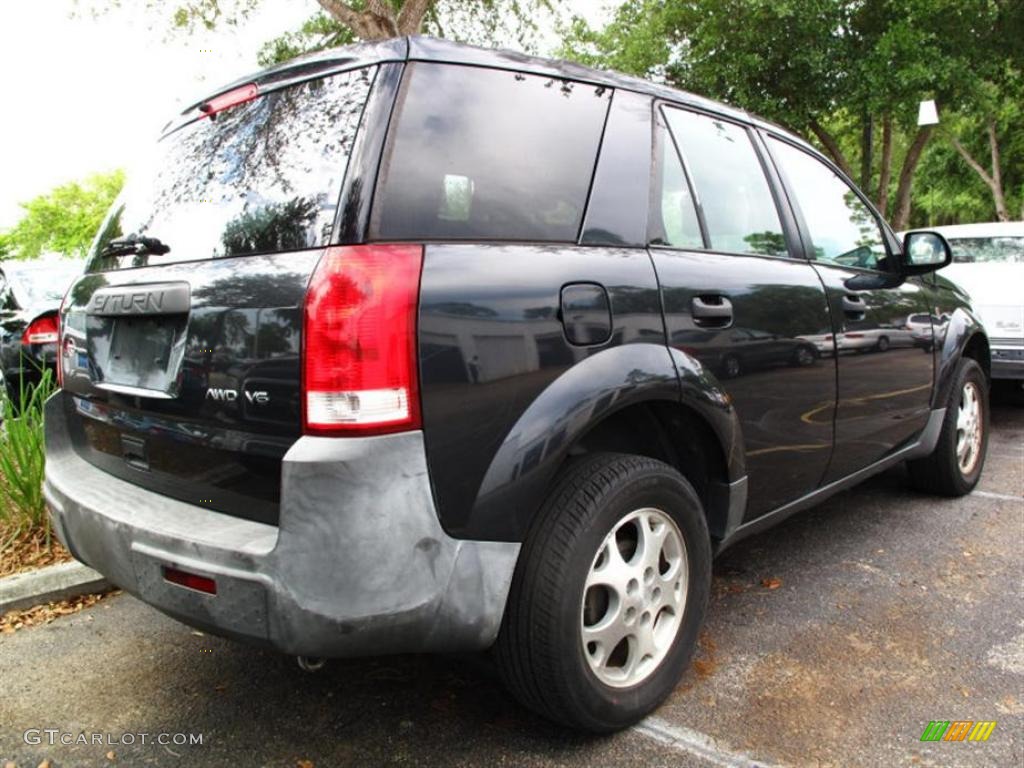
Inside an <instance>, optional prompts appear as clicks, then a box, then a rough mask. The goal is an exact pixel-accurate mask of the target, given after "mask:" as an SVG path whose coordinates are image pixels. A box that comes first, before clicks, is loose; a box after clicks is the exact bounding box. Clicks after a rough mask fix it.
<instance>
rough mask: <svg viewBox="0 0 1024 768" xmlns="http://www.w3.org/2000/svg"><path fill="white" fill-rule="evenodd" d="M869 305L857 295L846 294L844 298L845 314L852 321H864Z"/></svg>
mask: <svg viewBox="0 0 1024 768" xmlns="http://www.w3.org/2000/svg"><path fill="white" fill-rule="evenodd" d="M867 309H868V305H867V304H866V303H865V302H864V299H862V298H861V297H860V296H858V295H856V294H850V293H848V294H845V295H844V296H843V313H844V314H845V315H846V316H847V317H849V318H850V319H851V320H863V319H864V313H865V312H867Z"/></svg>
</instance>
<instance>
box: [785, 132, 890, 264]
mask: <svg viewBox="0 0 1024 768" xmlns="http://www.w3.org/2000/svg"><path fill="white" fill-rule="evenodd" d="M769 141H770V142H771V148H772V154H773V155H774V157H775V158H776V160H778V162H779V165H780V166H781V168H782V172H783V173H784V174H785V175H786V179H787V181H788V182H789V185H790V187H791V188H792V189H793V192H794V194H795V195H796V202H797V204H798V205H799V206H800V210H801V212H802V213H803V217H804V221H805V222H806V224H807V229H808V230H809V231H810V235H811V241H812V248H813V253H814V258H815V260H817V261H824V262H829V263H832V264H838V265H840V266H843V267H860V268H863V269H879V265H880V262H881V261H882V260H883V259H884V258H885V256H886V250H885V241H884V240H883V239H882V230H881V229H880V228H879V226H878V220H877V219H876V218H875V216H874V214H873V213H872V212H871V209H870V208H868V207H867V206H866V205H865V204H864V202H863V201H862V200H861V199H860V196H859V195H858V194H857V193H856V192H855V191H854V189H853V187H851V186H850V185H849V184H847V183H846V182H845V181H843V180H842V179H841V178H839V176H837V175H836V174H835V173H833V171H832V169H831V168H829V167H828V166H827V165H825V164H824V163H823V162H821V161H820V160H817V159H816V158H814V157H812V156H811V155H809V154H807V153H806V152H804V151H802V150H799V149H797V148H796V147H794V146H791V145H790V144H787V143H785V142H783V141H779V140H778V139H776V138H769Z"/></svg>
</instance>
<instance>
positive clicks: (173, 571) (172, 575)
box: [164, 567, 217, 595]
mask: <svg viewBox="0 0 1024 768" xmlns="http://www.w3.org/2000/svg"><path fill="white" fill-rule="evenodd" d="M164 580H165V581H169V582H171V583H172V584H178V585H180V586H182V587H188V588H189V589H194V590H196V591H197V592H205V593H206V594H208V595H216V594H217V582H216V581H214V580H213V579H211V578H210V577H209V576H200V575H199V574H197V573H189V572H188V571H179V570H178V569H177V568H167V567H165V568H164Z"/></svg>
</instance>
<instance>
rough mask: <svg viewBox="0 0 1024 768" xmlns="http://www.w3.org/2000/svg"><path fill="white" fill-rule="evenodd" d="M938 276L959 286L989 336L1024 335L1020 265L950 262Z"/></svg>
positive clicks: (1023, 272)
mask: <svg viewBox="0 0 1024 768" xmlns="http://www.w3.org/2000/svg"><path fill="white" fill-rule="evenodd" d="M941 275H942V276H943V277H945V278H947V279H949V280H952V281H953V282H954V283H956V284H957V285H959V286H960V287H961V288H963V289H964V290H965V291H967V293H968V294H969V295H970V297H971V306H972V307H973V308H974V311H975V312H977V314H978V317H979V318H980V319H981V321H982V323H984V325H985V330H986V332H987V333H988V335H989V336H990V337H993V338H1024V292H1022V291H1021V286H1022V285H1024V264H950V265H949V266H948V267H946V268H945V269H943V270H942V272H941Z"/></svg>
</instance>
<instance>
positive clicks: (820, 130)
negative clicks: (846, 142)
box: [807, 118, 853, 178]
mask: <svg viewBox="0 0 1024 768" xmlns="http://www.w3.org/2000/svg"><path fill="white" fill-rule="evenodd" d="M807 125H808V127H809V128H810V129H811V131H812V132H813V133H814V135H815V136H817V137H818V141H820V142H821V145H822V146H823V147H824V148H825V151H826V152H828V154H829V156H831V158H832V162H833V163H835V164H836V165H838V166H839V169H840V170H841V171H842V172H843V173H845V174H846V175H847V176H849V177H850V178H853V174H852V173H850V164H849V163H848V162H847V161H846V156H845V155H843V150H841V149H840V148H839V144H838V143H837V142H836V140H835V137H834V136H832V134H831V133H829V132H828V131H827V130H825V126H823V125H822V124H821V123H819V122H818V121H817V120H815V119H813V118H812V119H811V120H810V121H808V123H807Z"/></svg>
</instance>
